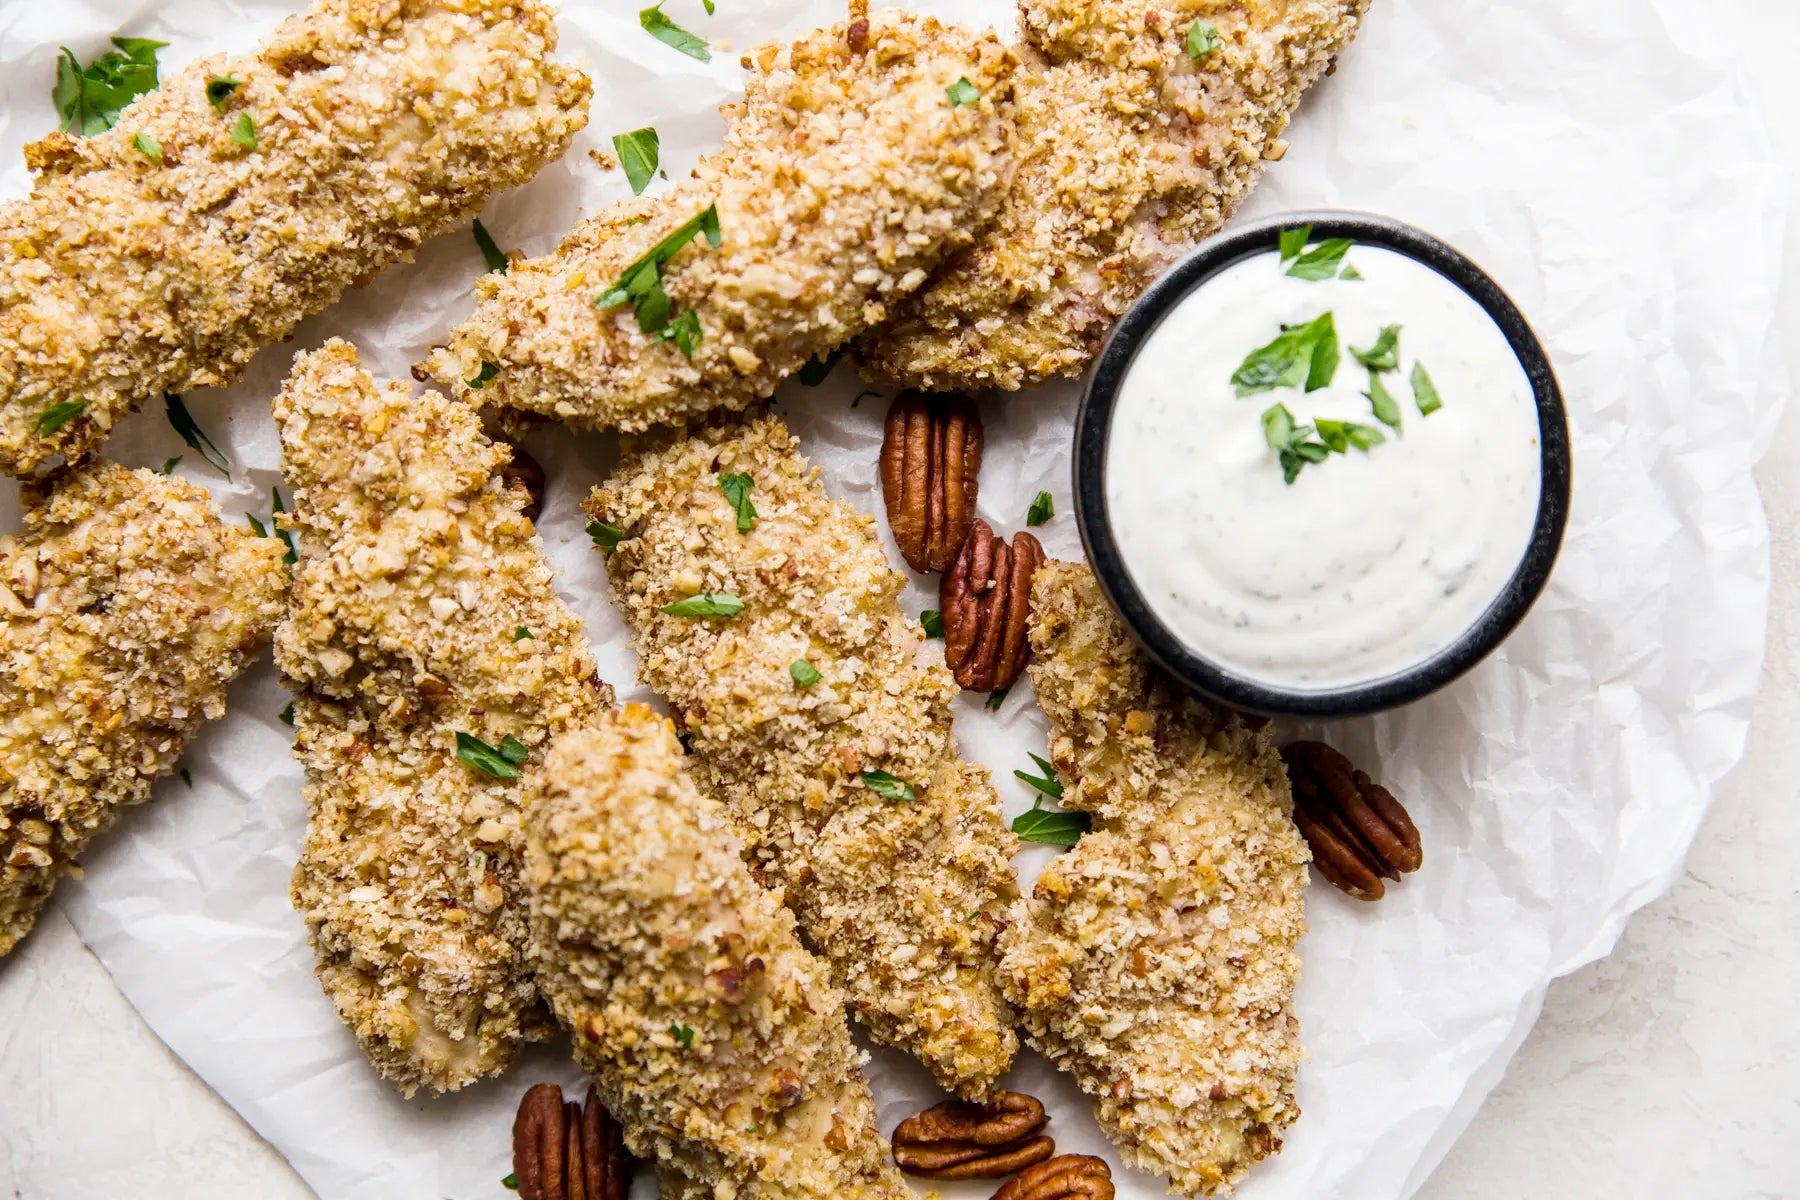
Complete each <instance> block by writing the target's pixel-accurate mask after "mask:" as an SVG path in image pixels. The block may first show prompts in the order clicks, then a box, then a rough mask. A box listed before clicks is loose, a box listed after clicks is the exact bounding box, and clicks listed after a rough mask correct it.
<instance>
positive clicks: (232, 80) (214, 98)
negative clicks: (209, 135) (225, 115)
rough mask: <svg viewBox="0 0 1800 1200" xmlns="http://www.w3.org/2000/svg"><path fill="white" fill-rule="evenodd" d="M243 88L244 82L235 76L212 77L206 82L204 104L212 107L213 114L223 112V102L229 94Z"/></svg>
mask: <svg viewBox="0 0 1800 1200" xmlns="http://www.w3.org/2000/svg"><path fill="white" fill-rule="evenodd" d="M243 86H244V81H243V80H241V79H239V78H238V77H237V76H236V75H214V76H211V77H210V78H208V79H207V81H206V102H207V103H208V104H210V105H212V106H213V111H214V112H224V111H225V101H227V100H229V99H231V94H232V93H233V92H235V91H237V90H238V89H239V88H241V87H243Z"/></svg>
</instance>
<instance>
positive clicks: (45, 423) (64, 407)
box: [37, 400, 87, 437]
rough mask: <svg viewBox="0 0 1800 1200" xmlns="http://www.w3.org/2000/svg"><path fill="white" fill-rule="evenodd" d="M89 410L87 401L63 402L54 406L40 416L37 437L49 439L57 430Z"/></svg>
mask: <svg viewBox="0 0 1800 1200" xmlns="http://www.w3.org/2000/svg"><path fill="white" fill-rule="evenodd" d="M86 408H87V401H86V400H63V401H61V402H59V403H56V404H52V405H51V406H50V407H49V408H46V409H45V410H44V411H43V412H41V413H39V414H38V419H37V435H38V436H39V437H49V436H50V435H51V434H53V433H55V432H56V431H57V430H59V429H61V428H62V427H63V426H64V425H67V424H68V423H69V422H70V421H73V420H74V419H75V418H76V417H79V416H80V415H81V414H82V412H83V411H84V410H86Z"/></svg>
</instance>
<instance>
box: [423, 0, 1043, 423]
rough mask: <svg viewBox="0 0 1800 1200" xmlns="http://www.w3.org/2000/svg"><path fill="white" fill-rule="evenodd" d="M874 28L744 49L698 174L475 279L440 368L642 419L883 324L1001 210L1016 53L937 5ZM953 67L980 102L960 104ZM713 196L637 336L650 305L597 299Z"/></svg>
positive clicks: (552, 403)
mask: <svg viewBox="0 0 1800 1200" xmlns="http://www.w3.org/2000/svg"><path fill="white" fill-rule="evenodd" d="M862 26H863V23H858V25H856V26H853V27H847V26H844V25H838V26H836V27H834V28H831V29H826V30H821V31H819V32H817V33H815V34H812V35H810V36H808V37H804V38H801V39H800V40H798V41H796V42H794V43H792V44H789V45H780V46H765V47H763V48H762V49H760V50H758V51H756V52H755V53H754V54H753V55H751V56H750V57H748V58H746V59H745V65H746V66H748V67H749V68H750V70H751V74H750V77H749V79H748V80H747V81H746V85H745V97H744V100H743V102H742V103H740V104H736V105H731V106H728V107H727V108H726V109H725V115H726V119H727V121H728V122H729V128H728V130H727V133H726V137H725V145H724V147H723V148H722V149H720V150H719V152H718V153H716V154H713V155H709V156H708V157H707V159H706V160H705V161H704V162H703V163H701V164H700V167H699V168H698V170H697V171H696V172H695V173H694V176H693V177H692V178H691V179H689V180H686V181H684V182H682V183H680V184H678V185H676V186H675V187H673V188H671V189H670V190H668V191H666V192H664V193H663V194H661V195H659V196H655V197H645V198H642V199H636V200H629V201H626V202H624V203H621V204H617V205H614V206H612V207H611V208H608V209H606V210H605V211H603V212H601V213H598V214H596V215H594V216H592V217H589V218H588V219H587V220H585V221H583V222H582V223H581V224H580V225H578V226H576V228H575V229H574V231H573V232H571V233H570V234H569V235H568V236H567V237H566V238H564V239H563V242H562V244H561V245H560V246H558V247H557V249H556V251H555V252H554V253H553V254H550V255H548V256H547V257H544V258H539V259H535V260H533V261H530V262H526V263H521V264H516V265H515V266H514V267H513V269H512V270H510V271H508V272H507V273H506V274H504V275H489V276H487V277H485V278H484V279H483V280H482V281H481V283H480V284H479V285H478V292H479V294H480V296H481V300H480V303H479V305H478V306H477V308H476V310H475V314H474V315H473V316H472V317H470V319H469V320H468V321H466V322H465V323H464V324H463V325H462V326H461V327H460V328H459V329H457V330H456V331H455V332H454V333H453V334H452V335H451V338H450V343H449V347H448V348H447V349H445V350H443V351H440V352H439V353H438V354H436V355H435V356H434V358H433V360H432V368H433V370H434V371H435V372H436V374H437V377H438V378H439V379H440V380H442V381H443V382H444V383H446V384H452V385H455V386H457V387H459V388H462V389H464V391H465V392H469V396H468V398H470V399H477V400H479V402H480V403H482V404H485V405H499V406H508V407H512V408H516V409H529V410H531V411H533V412H537V413H542V414H545V415H548V416H554V417H559V418H561V419H563V420H566V421H569V422H571V423H573V424H576V425H581V426H586V427H590V428H599V429H610V428H618V429H625V430H641V429H645V428H647V427H649V426H651V425H656V424H665V423H671V422H678V421H680V420H682V419H683V418H686V417H689V416H692V415H694V414H697V413H703V412H706V411H708V410H711V409H719V408H723V409H741V408H744V407H745V406H746V405H748V404H750V403H751V402H752V401H754V400H757V399H760V398H762V397H765V396H768V395H769V394H770V393H772V392H773V391H774V390H775V386H776V385H777V384H778V383H780V382H781V380H782V379H784V378H786V377H787V376H788V375H789V374H791V373H793V372H794V371H795V370H797V369H798V368H799V367H801V366H803V365H804V364H805V363H806V362H807V361H808V360H809V359H812V358H814V357H815V356H818V355H822V354H825V353H827V352H829V351H831V350H833V349H835V348H836V347H838V346H840V345H842V344H844V343H845V342H847V341H849V339H850V338H851V337H853V336H854V335H856V334H858V333H860V332H862V331H863V330H865V329H867V328H869V327H870V326H871V325H874V324H876V323H877V322H879V321H881V320H882V319H883V318H884V317H885V316H886V315H887V311H888V306H889V305H891V304H892V303H893V302H894V301H895V300H896V299H897V298H898V297H900V296H903V295H905V294H906V293H908V292H910V291H912V290H913V289H914V288H917V287H918V286H919V285H920V284H921V283H923V282H924V281H925V276H926V273H927V272H928V271H929V270H930V269H931V268H933V267H935V266H936V265H937V264H938V262H939V261H940V260H942V259H943V257H944V256H945V255H946V254H948V253H949V252H950V251H952V250H954V249H955V248H957V247H959V246H963V245H966V244H967V243H968V241H969V238H970V237H971V235H972V234H973V232H974V231H975V230H976V229H977V228H979V227H980V225H981V223H982V222H983V221H984V220H986V219H987V217H988V216H989V215H990V214H991V213H992V212H993V210H994V206H995V204H996V203H997V202H998V200H999V197H1000V194H1001V190H1002V184H1003V182H1004V179H1005V176H1006V173H1007V170H1008V168H1009V166H1010V164H1011V147H1010V130H1011V124H1010V121H1009V116H1010V108H1011V95H1012V72H1013V69H1014V66H1015V59H1014V58H1013V56H1012V54H1011V52H1010V51H1008V50H1007V49H1006V48H1005V47H1003V46H1002V45H1001V44H1000V42H999V41H998V39H996V38H995V37H993V36H992V35H991V34H974V33H970V32H968V31H966V30H962V29H959V28H956V27H955V26H951V25H944V24H940V23H939V22H938V21H936V20H933V19H931V18H929V17H920V16H914V15H911V14H908V13H903V12H897V11H892V10H888V11H883V12H878V13H876V14H874V15H873V16H872V17H870V18H869V19H868V21H867V22H866V29H864V28H863V27H862ZM853 28H854V29H857V30H859V31H860V32H858V33H856V34H854V35H853V34H852V32H851V30H852V29H853ZM963 80H966V81H967V82H968V85H969V87H970V88H971V89H973V91H974V92H975V93H977V94H978V96H977V98H975V99H973V100H966V101H964V102H961V103H957V102H956V99H957V98H961V97H962V96H965V95H966V94H967V93H965V92H964V91H962V90H961V89H960V88H958V83H959V81H963ZM952 89H955V90H956V91H957V97H956V98H953V97H952V95H951V91H952ZM710 205H716V206H717V210H718V230H719V237H720V239H721V241H720V245H719V246H718V248H716V249H715V248H713V247H712V246H711V245H709V244H708V242H707V239H706V238H705V237H704V236H698V237H695V238H694V239H693V240H692V241H691V242H689V243H688V244H687V245H686V247H685V248H684V249H682V250H681V251H680V252H679V253H678V254H676V255H675V257H674V258H673V259H672V260H671V261H670V262H668V263H667V265H666V266H664V267H663V269H662V279H663V287H664V289H665V290H666V293H667V295H668V296H669V298H670V299H671V300H672V302H673V308H672V309H671V310H670V312H669V314H668V315H667V316H666V317H664V318H662V319H659V320H653V321H652V325H653V327H652V328H651V329H649V330H648V331H647V332H646V330H645V329H644V328H642V327H641V326H642V323H643V322H642V321H640V317H639V313H638V311H637V308H638V307H641V306H634V305H633V304H631V303H622V304H616V305H612V306H610V307H604V308H602V307H596V304H595V301H596V300H597V299H599V298H600V297H601V296H602V295H603V294H605V293H607V292H609V291H611V290H612V289H613V287H614V285H615V284H617V283H619V282H620V280H621V278H622V277H623V276H624V275H625V273H626V271H627V269H628V268H629V267H631V266H632V265H633V264H634V263H636V262H637V261H638V260H639V259H641V258H642V257H643V256H644V255H646V254H647V253H648V252H649V251H650V250H651V248H652V247H654V246H656V245H657V244H658V243H659V242H661V241H662V240H663V239H664V238H666V237H668V236H669V235H670V234H671V233H673V232H674V231H676V230H678V229H680V228H681V227H682V226H683V225H684V224H685V223H687V222H689V221H690V220H692V219H693V218H694V217H695V216H696V215H697V214H699V213H701V212H702V211H704V210H705V209H707V207H708V206H710ZM681 314H690V315H691V318H693V319H697V320H698V328H697V334H696V336H697V338H698V344H697V345H693V346H691V349H692V350H693V355H692V357H691V358H689V357H688V356H687V355H686V354H685V353H684V352H683V349H682V347H681V345H680V344H679V343H678V341H677V340H676V339H675V338H673V337H665V336H663V331H664V329H669V330H671V331H673V330H675V329H676V328H677V327H678V323H679V321H680V320H686V319H689V318H688V317H682V316H681ZM484 363H485V364H487V367H491V368H496V369H497V370H498V375H493V372H492V371H491V370H488V369H486V368H484V365H483V364H484ZM484 374H486V375H489V376H492V377H491V378H488V379H485V380H483V382H482V386H481V388H480V390H479V391H478V392H470V390H469V388H468V383H469V381H471V380H478V379H482V377H483V375H484Z"/></svg>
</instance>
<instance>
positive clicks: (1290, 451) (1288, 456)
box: [1262, 404, 1331, 484]
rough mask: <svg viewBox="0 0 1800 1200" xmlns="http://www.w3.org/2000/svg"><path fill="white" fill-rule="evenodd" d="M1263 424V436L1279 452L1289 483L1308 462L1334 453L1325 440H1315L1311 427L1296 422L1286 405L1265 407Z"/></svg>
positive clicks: (1284, 475)
mask: <svg viewBox="0 0 1800 1200" xmlns="http://www.w3.org/2000/svg"><path fill="white" fill-rule="evenodd" d="M1262 427H1263V439H1264V440H1265V441H1267V442H1268V444H1269V449H1271V450H1273V451H1275V454H1276V457H1277V459H1278V460H1279V461H1280V463H1281V473H1282V475H1283V477H1284V478H1285V479H1286V480H1287V482H1288V483H1289V484H1292V483H1293V482H1294V480H1295V479H1297V478H1298V477H1299V475H1300V472H1301V470H1303V469H1304V468H1305V466H1306V464H1307V463H1309V462H1310V463H1321V462H1324V461H1325V459H1326V458H1327V457H1329V455H1330V454H1331V450H1330V448H1329V447H1328V446H1326V445H1325V443H1323V442H1320V441H1315V440H1313V430H1312V427H1311V426H1309V425H1297V424H1295V423H1294V414H1293V413H1291V412H1289V411H1288V408H1287V405H1285V404H1275V405H1271V406H1270V407H1268V408H1266V409H1264V410H1263V415H1262Z"/></svg>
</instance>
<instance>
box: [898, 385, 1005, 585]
mask: <svg viewBox="0 0 1800 1200" xmlns="http://www.w3.org/2000/svg"><path fill="white" fill-rule="evenodd" d="M980 473H981V416H980V414H978V413H977V412H976V411H975V405H974V404H973V403H971V402H970V400H969V398H968V397H966V396H927V395H924V394H923V393H920V392H903V393H901V394H900V395H899V396H897V397H895V399H894V404H893V407H892V408H890V409H888V415H887V429H886V430H885V431H884V433H883V434H882V439H881V494H882V496H883V497H884V498H885V499H886V500H887V514H888V527H889V528H890V529H892V530H893V531H894V541H895V542H896V543H898V544H899V546H900V556H901V557H902V558H904V559H906V562H907V565H909V566H910V567H912V568H913V569H914V570H915V571H942V570H943V569H944V568H946V567H948V566H949V565H950V563H951V561H952V560H953V559H954V558H955V557H956V550H957V547H958V546H960V545H962V541H963V539H964V538H965V537H967V536H968V535H969V527H970V525H971V524H972V523H973V522H974V520H975V495H976V476H977V475H979V474H980Z"/></svg>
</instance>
